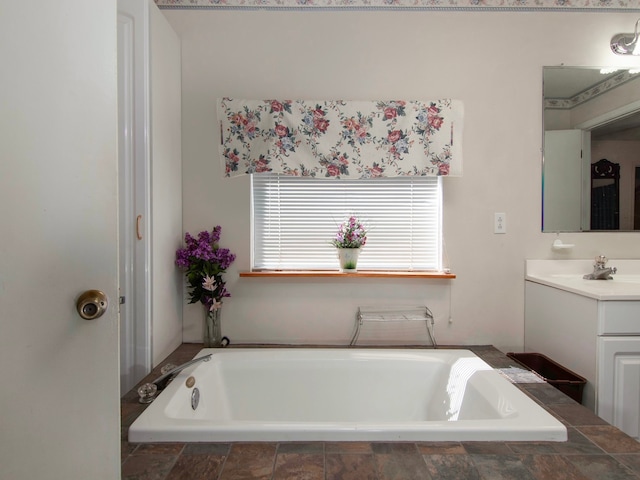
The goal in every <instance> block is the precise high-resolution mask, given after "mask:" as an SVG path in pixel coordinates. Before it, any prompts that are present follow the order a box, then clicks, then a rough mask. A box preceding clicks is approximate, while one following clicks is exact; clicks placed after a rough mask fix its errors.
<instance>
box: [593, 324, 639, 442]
mask: <svg viewBox="0 0 640 480" xmlns="http://www.w3.org/2000/svg"><path fill="white" fill-rule="evenodd" d="M599 347H600V352H599V361H598V415H599V416H600V417H602V418H603V419H604V420H606V421H607V422H609V423H611V424H612V425H615V426H616V427H618V428H619V429H620V430H622V431H623V432H625V433H626V434H628V435H631V436H632V437H635V438H638V437H639V435H640V337H599Z"/></svg>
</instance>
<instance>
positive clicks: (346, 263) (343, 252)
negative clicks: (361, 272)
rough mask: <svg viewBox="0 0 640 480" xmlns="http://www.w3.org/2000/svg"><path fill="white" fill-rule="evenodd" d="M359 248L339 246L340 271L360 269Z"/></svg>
mask: <svg viewBox="0 0 640 480" xmlns="http://www.w3.org/2000/svg"><path fill="white" fill-rule="evenodd" d="M358 255H360V249H359V248H339V249H338V258H339V259H340V271H342V272H345V273H349V272H357V271H358Z"/></svg>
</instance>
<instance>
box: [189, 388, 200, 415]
mask: <svg viewBox="0 0 640 480" xmlns="http://www.w3.org/2000/svg"><path fill="white" fill-rule="evenodd" d="M198 403H200V390H199V389H198V387H196V388H194V389H193V390H192V391H191V408H192V409H194V410H195V409H196V408H198Z"/></svg>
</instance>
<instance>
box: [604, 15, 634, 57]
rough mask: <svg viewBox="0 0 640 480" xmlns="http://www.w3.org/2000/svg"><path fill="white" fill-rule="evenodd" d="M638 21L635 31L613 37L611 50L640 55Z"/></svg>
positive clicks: (618, 52)
mask: <svg viewBox="0 0 640 480" xmlns="http://www.w3.org/2000/svg"><path fill="white" fill-rule="evenodd" d="M638 23H640V18H639V19H638V20H637V21H636V28H635V31H634V32H633V33H619V34H617V35H614V36H613V38H612V39H611V50H613V53H617V54H618V55H640V41H638Z"/></svg>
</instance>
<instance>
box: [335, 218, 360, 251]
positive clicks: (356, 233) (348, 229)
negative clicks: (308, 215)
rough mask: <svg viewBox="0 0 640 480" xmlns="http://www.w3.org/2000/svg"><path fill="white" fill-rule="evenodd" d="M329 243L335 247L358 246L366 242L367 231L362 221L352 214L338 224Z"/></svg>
mask: <svg viewBox="0 0 640 480" xmlns="http://www.w3.org/2000/svg"><path fill="white" fill-rule="evenodd" d="M331 243H332V245H333V246H335V247H337V248H360V247H363V246H364V245H365V244H366V243H367V231H366V230H365V227H364V225H363V224H362V222H360V220H358V219H357V218H356V217H355V216H353V215H352V216H350V217H349V218H348V219H347V220H345V221H344V222H342V223H341V224H340V228H339V229H338V233H336V236H335V238H334V239H333V240H331Z"/></svg>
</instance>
